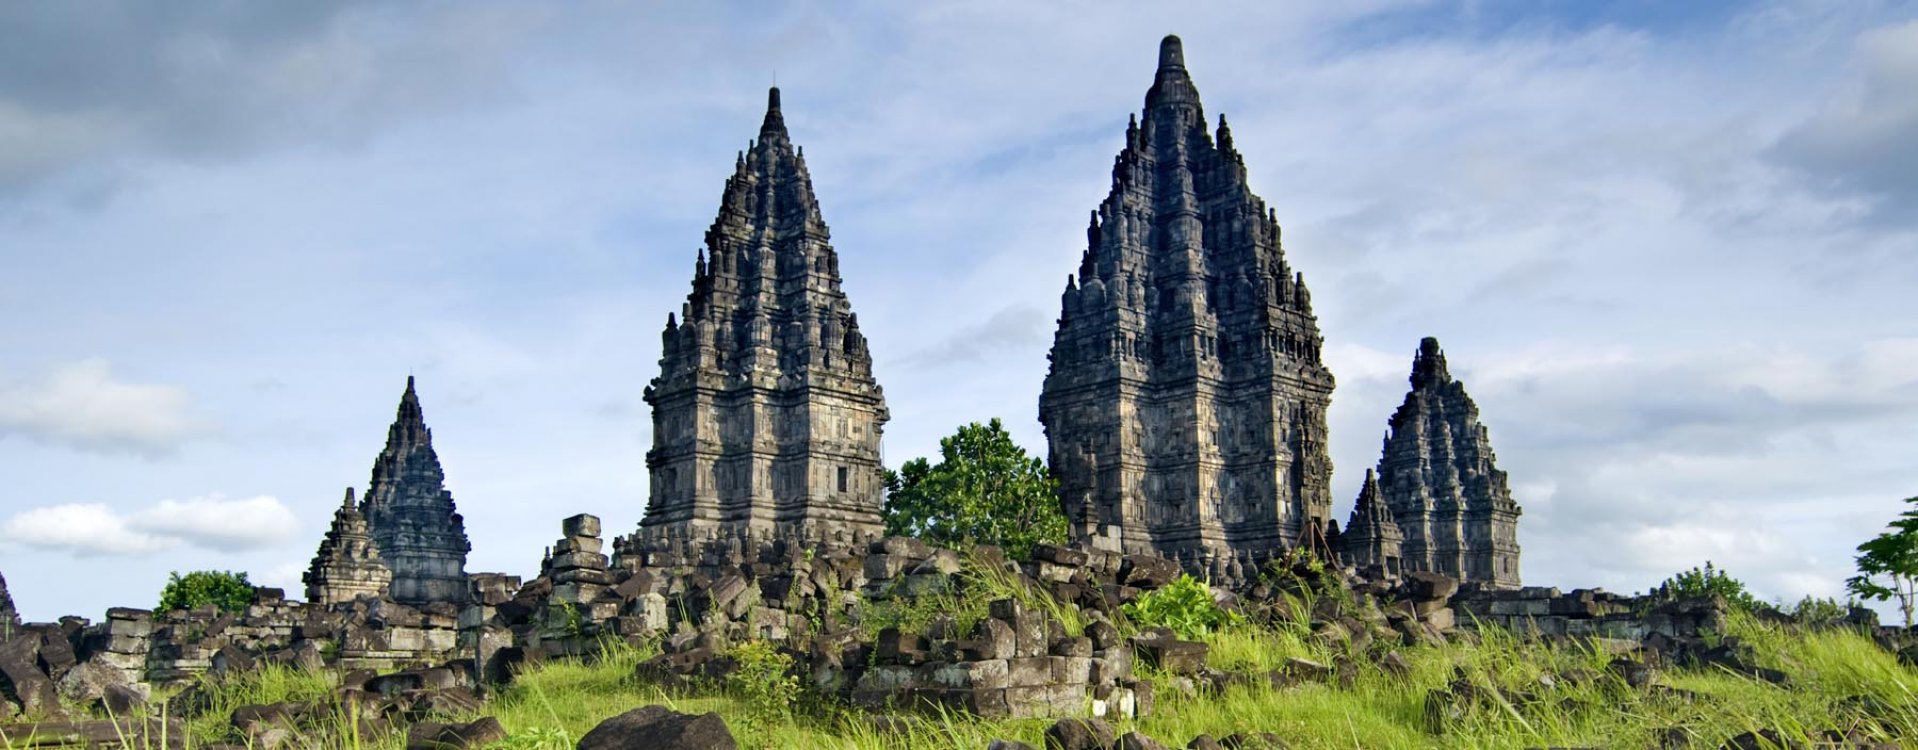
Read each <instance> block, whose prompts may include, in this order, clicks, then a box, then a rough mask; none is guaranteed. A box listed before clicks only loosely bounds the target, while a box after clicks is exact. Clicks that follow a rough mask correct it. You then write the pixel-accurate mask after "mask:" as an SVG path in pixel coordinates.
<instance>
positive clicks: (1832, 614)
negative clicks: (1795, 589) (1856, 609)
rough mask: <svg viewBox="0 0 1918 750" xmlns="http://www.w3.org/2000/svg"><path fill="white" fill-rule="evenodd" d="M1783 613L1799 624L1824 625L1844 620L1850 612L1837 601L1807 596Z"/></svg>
mask: <svg viewBox="0 0 1918 750" xmlns="http://www.w3.org/2000/svg"><path fill="white" fill-rule="evenodd" d="M1785 612H1786V614H1789V615H1791V616H1792V619H1794V620H1797V621H1798V622H1800V623H1803V624H1806V625H1824V624H1827V623H1832V622H1837V621H1839V620H1843V619H1845V617H1846V615H1849V614H1850V613H1851V610H1850V609H1849V608H1848V607H1846V606H1845V605H1843V604H1840V603H1838V600H1837V599H1830V598H1826V599H1820V598H1817V597H1814V596H1810V595H1807V596H1806V597H1805V598H1803V599H1800V600H1798V603H1797V604H1793V605H1791V607H1789V608H1787V609H1786V610H1785Z"/></svg>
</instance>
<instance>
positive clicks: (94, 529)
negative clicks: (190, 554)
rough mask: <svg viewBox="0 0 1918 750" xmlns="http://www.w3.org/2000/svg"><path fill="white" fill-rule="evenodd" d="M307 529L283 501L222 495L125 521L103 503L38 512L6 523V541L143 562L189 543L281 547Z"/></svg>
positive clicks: (170, 503) (2, 533)
mask: <svg viewBox="0 0 1918 750" xmlns="http://www.w3.org/2000/svg"><path fill="white" fill-rule="evenodd" d="M300 529H301V526H300V523H299V520H298V519H297V518H295V517H294V515H293V512H292V510H290V509H288V508H287V507H286V505H285V504H283V503H281V502H280V501H279V500H278V499H276V498H272V497H266V496H260V497H250V498H242V499H236V500H229V499H226V498H223V497H220V496H217V495H215V496H210V497H200V498H192V499H189V500H162V501H160V502H159V503H158V504H157V505H154V506H152V507H149V508H145V509H143V510H140V511H137V512H134V513H132V514H126V515H122V514H121V513H119V512H116V511H115V510H114V509H113V508H111V507H109V506H107V505H105V504H102V503H69V504H63V505H50V506H45V507H40V508H32V509H29V510H25V511H21V512H19V513H15V514H14V515H13V516H12V517H10V518H8V519H7V520H6V521H5V522H0V543H8V544H17V545H23V546H27V547H32V548H34V549H39V550H47V551H64V552H70V553H72V554H74V555H76V556H80V557H143V556H147V555H152V554H155V553H159V552H164V551H166V550H170V549H173V548H175V547H179V546H182V545H188V546H194V547H200V548H203V549H207V550H212V551H215V552H228V553H232V552H245V551H249V550H257V549H266V548H270V547H273V546H276V545H278V544H281V543H283V542H286V541H289V540H291V539H292V538H294V537H295V536H296V535H297V534H298V533H299V531H300Z"/></svg>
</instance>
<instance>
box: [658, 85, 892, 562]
mask: <svg viewBox="0 0 1918 750" xmlns="http://www.w3.org/2000/svg"><path fill="white" fill-rule="evenodd" d="M840 281H841V277H840V275H839V256H838V253H837V252H835V251H834V249H833V247H832V244H831V242H830V232H829V231H828V229H827V227H826V222H825V220H824V219H823V218H822V217H821V214H820V210H819V202H818V200H817V199H816V198H815V197H814V195H813V187H812V177H811V175H810V173H808V171H807V169H806V160H805V156H804V153H803V150H801V149H797V148H795V147H794V145H793V143H792V139H791V137H790V135H789V134H788V133H787V131H786V122H785V117H784V115H783V114H782V113H781V111H780V102H779V89H777V88H775V89H772V90H771V92H770V93H769V95H768V102H767V108H766V116H765V119H764V121H763V122H762V124H761V125H760V129H759V137H758V138H757V139H756V140H754V141H753V143H752V145H751V147H750V149H749V150H747V151H745V152H743V153H741V154H739V156H738V158H737V159H736V160H735V162H734V164H733V174H732V176H731V177H728V178H727V179H726V185H725V189H724V191H723V192H722V194H721V197H720V206H719V215H718V216H717V217H716V218H715V219H714V220H713V224H712V227H711V228H710V229H708V230H707V231H706V238H705V245H704V247H702V248H701V249H700V251H699V257H698V259H697V260H696V262H695V263H694V266H693V281H692V291H691V293H689V294H688V295H687V296H686V302H685V304H684V305H682V306H681V307H680V310H679V313H678V315H676V316H675V315H671V314H669V315H667V316H666V328H665V331H664V333H663V334H662V335H661V337H660V338H661V354H660V359H659V370H660V371H659V375H658V377H655V378H653V380H652V383H651V384H650V385H648V386H647V388H646V391H645V398H646V403H647V404H648V405H650V406H651V407H652V413H653V448H652V450H650V451H648V452H647V454H646V467H647V470H648V472H649V473H650V475H651V491H650V498H649V500H648V502H647V506H646V515H645V517H644V518H643V519H642V520H641V521H640V529H639V533H638V534H637V535H636V536H635V537H633V538H632V539H629V540H625V542H624V543H625V544H628V545H631V544H640V545H642V546H646V545H652V544H655V543H669V542H673V541H674V540H700V539H712V538H719V537H745V536H750V537H770V536H773V535H779V536H785V537H789V538H798V539H805V540H816V541H820V542H844V543H853V542H858V541H863V540H868V539H871V538H874V537H876V536H878V535H879V534H880V533H881V532H882V531H883V529H884V524H883V523H882V521H881V518H880V512H881V509H882V508H883V507H884V489H885V487H884V485H885V482H884V468H883V466H882V465H881V464H880V451H879V441H880V433H881V429H882V428H883V427H884V425H885V423H886V420H887V417H888V414H887V411H886V400H885V395H884V392H883V391H882V390H881V389H880V387H879V384H878V383H877V382H875V381H874V380H873V377H872V355H871V353H870V352H869V351H868V350H867V345H866V337H865V336H864V335H863V334H861V333H860V331H859V318H858V316H856V315H854V314H853V312H852V305H851V303H850V302H849V301H848V300H847V299H846V294H845V292H844V291H843V290H841V288H840Z"/></svg>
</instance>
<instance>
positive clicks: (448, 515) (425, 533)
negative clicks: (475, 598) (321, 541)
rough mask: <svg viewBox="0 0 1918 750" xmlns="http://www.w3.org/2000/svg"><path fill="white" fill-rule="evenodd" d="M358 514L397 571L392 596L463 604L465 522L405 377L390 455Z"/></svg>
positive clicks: (378, 465)
mask: <svg viewBox="0 0 1918 750" xmlns="http://www.w3.org/2000/svg"><path fill="white" fill-rule="evenodd" d="M360 514H361V515H363V516H365V517H366V523H367V528H368V529H369V530H370V531H371V532H372V536H373V540H374V541H375V542H377V543H378V544H379V549H380V557H381V559H383V560H385V561H386V567H387V569H388V570H391V571H393V582H392V585H391V588H390V595H391V596H392V598H393V600H394V601H397V602H402V603H407V604H427V603H431V602H449V603H452V604H462V603H464V602H465V601H466V596H467V586H466V553H467V552H468V551H469V550H471V549H472V545H471V544H470V543H468V542H467V540H466V522H465V520H464V519H462V518H460V514H459V512H458V511H457V510H456V509H455V508H454V506H453V493H451V492H447V491H446V474H445V473H444V472H443V471H442V470H441V469H440V459H439V455H438V454H437V453H434V452H433V432H432V431H431V430H428V429H427V428H426V417H425V414H424V412H422V411H421V409H420V398H419V394H418V393H417V392H415V391H414V388H413V377H412V376H410V375H409V376H407V378H406V393H405V394H403V395H402V396H401V397H400V407H399V413H398V415H397V416H396V417H395V418H394V420H393V426H392V427H391V428H390V429H388V430H387V433H386V448H385V450H382V451H380V456H379V459H378V460H376V461H375V462H374V463H373V479H372V482H371V483H369V484H368V485H367V489H366V497H365V498H364V499H363V500H362V501H361V502H360Z"/></svg>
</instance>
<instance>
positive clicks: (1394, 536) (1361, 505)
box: [1339, 469, 1404, 578]
mask: <svg viewBox="0 0 1918 750" xmlns="http://www.w3.org/2000/svg"><path fill="white" fill-rule="evenodd" d="M1403 541H1404V536H1403V535H1402V534H1401V533H1400V532H1399V527H1398V522H1397V521H1394V520H1393V519H1392V509H1391V508H1390V507H1389V506H1387V505H1386V504H1385V496H1384V495H1383V494H1381V493H1380V492H1379V480H1378V476H1377V475H1375V474H1373V473H1372V470H1371V469H1366V470H1365V484H1364V485H1363V486H1362V487H1360V488H1359V500H1358V502H1357V503H1356V504H1355V505H1354V506H1353V507H1352V516H1351V518H1350V520H1349V521H1348V522H1347V523H1346V528H1345V533H1344V535H1343V536H1341V537H1340V538H1339V554H1340V555H1341V556H1343V557H1344V558H1345V562H1346V564H1348V565H1351V566H1353V567H1355V568H1361V569H1364V568H1371V569H1374V570H1376V571H1378V572H1379V573H1381V574H1383V575H1384V576H1385V577H1387V578H1390V577H1394V576H1397V575H1398V574H1399V572H1400V571H1399V567H1400V559H1401V557H1402V554H1401V551H1400V543H1401V542H1403Z"/></svg>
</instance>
